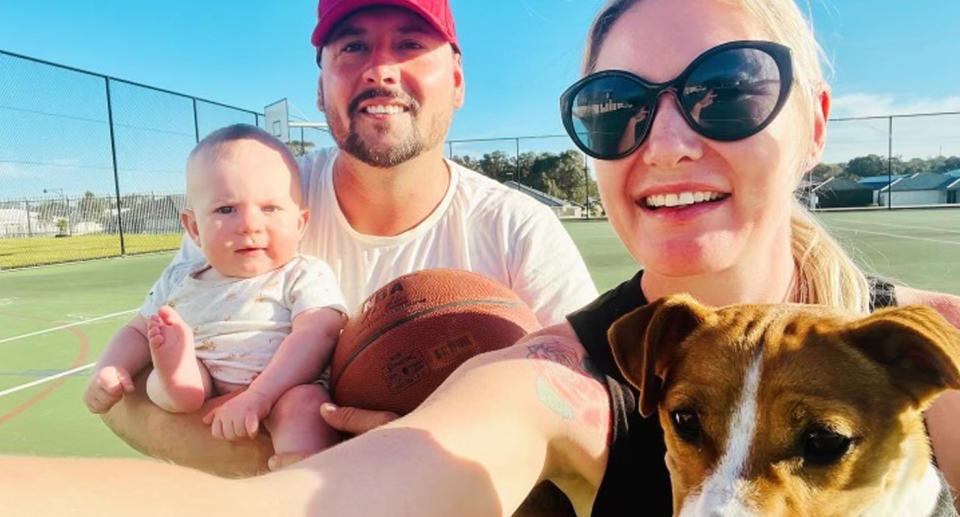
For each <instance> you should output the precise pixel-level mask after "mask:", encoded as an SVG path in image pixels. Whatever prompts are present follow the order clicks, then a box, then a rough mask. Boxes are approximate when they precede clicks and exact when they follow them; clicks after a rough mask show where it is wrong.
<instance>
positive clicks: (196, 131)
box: [191, 97, 200, 144]
mask: <svg viewBox="0 0 960 517" xmlns="http://www.w3.org/2000/svg"><path fill="white" fill-rule="evenodd" d="M191 99H192V100H193V137H194V139H195V141H194V143H195V144H199V143H200V122H198V121H197V98H196V97H191Z"/></svg>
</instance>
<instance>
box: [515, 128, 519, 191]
mask: <svg viewBox="0 0 960 517" xmlns="http://www.w3.org/2000/svg"><path fill="white" fill-rule="evenodd" d="M514 140H516V142H517V177H516V178H515V179H514V181H516V182H517V183H520V139H519V138H516V139H514Z"/></svg>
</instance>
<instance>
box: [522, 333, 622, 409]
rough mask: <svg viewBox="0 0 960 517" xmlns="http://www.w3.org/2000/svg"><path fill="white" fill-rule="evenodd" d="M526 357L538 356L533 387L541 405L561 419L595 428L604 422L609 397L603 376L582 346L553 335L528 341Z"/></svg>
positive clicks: (533, 357) (536, 357)
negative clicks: (555, 337)
mask: <svg viewBox="0 0 960 517" xmlns="http://www.w3.org/2000/svg"><path fill="white" fill-rule="evenodd" d="M545 337H546V336H545ZM527 358H529V359H539V361H537V369H538V370H539V371H538V373H537V377H536V380H535V383H536V385H535V388H536V391H537V398H538V399H539V400H540V402H541V403H543V405H545V406H547V407H548V408H549V409H550V410H551V411H553V412H554V413H555V414H557V415H558V416H559V417H560V418H562V419H564V420H580V421H582V422H584V423H586V424H587V425H589V426H591V427H597V428H602V427H603V426H605V425H606V421H607V420H608V419H609V411H608V409H609V399H608V396H607V391H606V389H605V388H604V376H603V375H602V374H601V373H600V372H599V370H598V369H597V367H596V365H594V363H593V361H591V360H590V357H589V356H587V355H586V353H585V352H584V351H583V350H582V349H578V348H577V347H574V346H572V345H571V344H569V343H567V342H563V341H558V340H554V339H544V340H536V341H535V342H533V343H531V344H529V345H527ZM549 363H556V364H559V365H561V366H563V367H565V368H558V367H557V366H556V365H553V364H549Z"/></svg>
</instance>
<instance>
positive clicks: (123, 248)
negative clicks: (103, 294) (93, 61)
mask: <svg viewBox="0 0 960 517" xmlns="http://www.w3.org/2000/svg"><path fill="white" fill-rule="evenodd" d="M103 80H104V82H105V83H106V85H107V126H108V127H109V128H110V155H111V157H112V158H113V187H114V191H115V192H116V195H117V231H118V232H119V233H120V254H121V255H126V254H127V244H126V242H124V238H123V217H122V216H121V213H122V210H121V206H120V175H119V174H118V173H117V140H116V137H115V135H114V134H113V104H112V103H111V102H110V78H109V77H104V78H103ZM194 120H196V119H194Z"/></svg>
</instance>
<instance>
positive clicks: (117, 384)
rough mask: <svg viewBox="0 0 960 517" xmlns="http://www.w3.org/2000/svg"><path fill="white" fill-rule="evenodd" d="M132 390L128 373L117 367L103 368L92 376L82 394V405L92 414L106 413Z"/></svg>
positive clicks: (131, 381)
mask: <svg viewBox="0 0 960 517" xmlns="http://www.w3.org/2000/svg"><path fill="white" fill-rule="evenodd" d="M133 389H134V387H133V380H132V379H131V378H130V372H128V371H127V370H126V369H124V368H121V367H119V366H105V367H103V368H101V369H100V370H98V371H97V372H96V373H94V374H93V378H92V379H90V384H88V385H87V389H86V391H84V393H83V403H84V404H86V405H87V409H89V410H90V411H91V412H93V413H106V412H107V411H109V410H110V408H112V407H113V405H114V404H116V403H117V402H119V401H120V399H121V398H123V394H124V393H130V392H132V391H133Z"/></svg>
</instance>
